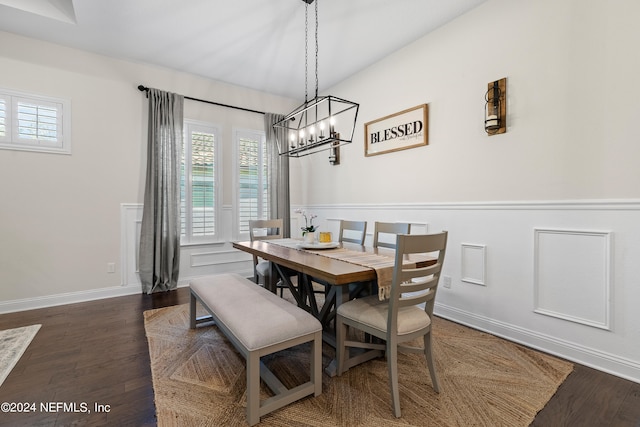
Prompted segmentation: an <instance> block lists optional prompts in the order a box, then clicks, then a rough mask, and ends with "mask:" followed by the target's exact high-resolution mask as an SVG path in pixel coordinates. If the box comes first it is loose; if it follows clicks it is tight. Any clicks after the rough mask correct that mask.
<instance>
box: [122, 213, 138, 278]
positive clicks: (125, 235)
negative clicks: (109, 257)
mask: <svg viewBox="0 0 640 427" xmlns="http://www.w3.org/2000/svg"><path fill="white" fill-rule="evenodd" d="M141 226H142V204H139V203H123V204H121V205H120V236H121V238H120V247H121V253H120V263H121V265H122V269H121V274H122V286H129V285H140V276H139V275H138V247H140V227H141Z"/></svg>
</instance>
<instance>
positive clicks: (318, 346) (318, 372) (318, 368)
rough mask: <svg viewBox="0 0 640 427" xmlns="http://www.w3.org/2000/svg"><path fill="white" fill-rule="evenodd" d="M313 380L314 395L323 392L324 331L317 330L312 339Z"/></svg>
mask: <svg viewBox="0 0 640 427" xmlns="http://www.w3.org/2000/svg"><path fill="white" fill-rule="evenodd" d="M310 359H311V382H312V383H313V385H314V396H320V395H321V394H322V331H319V332H316V333H315V336H314V339H313V341H311V358H310Z"/></svg>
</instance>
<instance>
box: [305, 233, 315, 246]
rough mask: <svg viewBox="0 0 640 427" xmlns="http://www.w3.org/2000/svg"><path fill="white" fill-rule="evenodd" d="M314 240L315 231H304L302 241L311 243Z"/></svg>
mask: <svg viewBox="0 0 640 427" xmlns="http://www.w3.org/2000/svg"><path fill="white" fill-rule="evenodd" d="M315 241H316V233H315V232H314V231H307V232H306V233H304V242H305V243H313V242H315Z"/></svg>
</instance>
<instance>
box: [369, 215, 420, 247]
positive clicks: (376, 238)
mask: <svg viewBox="0 0 640 427" xmlns="http://www.w3.org/2000/svg"><path fill="white" fill-rule="evenodd" d="M410 232H411V224H409V223H406V222H378V221H376V222H375V224H374V226H373V247H374V248H377V247H383V248H395V247H396V239H395V236H389V235H391V234H409V233H410ZM380 235H382V239H380V237H381V236H380Z"/></svg>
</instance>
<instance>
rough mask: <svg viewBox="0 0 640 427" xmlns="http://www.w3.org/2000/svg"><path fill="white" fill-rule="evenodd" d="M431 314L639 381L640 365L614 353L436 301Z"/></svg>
mask: <svg viewBox="0 0 640 427" xmlns="http://www.w3.org/2000/svg"><path fill="white" fill-rule="evenodd" d="M434 314H435V315H437V316H438V317H442V318H444V319H448V320H451V321H454V322H456V323H460V324H463V325H466V326H469V327H471V328H474V329H478V330H481V331H484V332H487V333H489V334H491V335H495V336H498V337H501V338H504V339H507V340H509V341H513V342H516V343H519V344H522V345H525V346H527V347H531V348H534V349H536V350H540V351H543V352H545V353H549V354H553V355H555V356H558V357H561V358H563V359H567V360H570V361H572V362H576V363H580V364H581V365H585V366H589V367H591V368H594V369H597V370H599V371H603V372H606V373H609V374H612V375H615V376H617V377H620V378H624V379H627V380H630V381H634V382H636V383H640V364H639V363H637V362H635V361H632V360H628V359H624V358H621V357H618V356H616V355H613V354H610V353H606V352H603V351H599V350H595V349H593V348H588V347H584V346H581V345H578V344H575V343H572V342H569V341H563V340H559V339H558V338H555V337H552V336H549V335H546V334H541V333H539V332H535V331H531V330H528V329H524V328H521V327H518V326H515V325H511V324H508V323H504V322H500V321H497V320H494V319H490V318H488V317H484V316H479V315H477V314H474V313H470V312H467V311H464V310H460V309H457V308H454V307H450V306H446V305H443V304H438V303H436V305H435V308H434Z"/></svg>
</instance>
